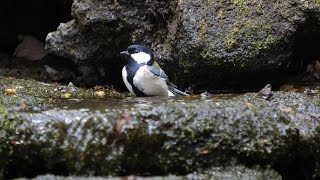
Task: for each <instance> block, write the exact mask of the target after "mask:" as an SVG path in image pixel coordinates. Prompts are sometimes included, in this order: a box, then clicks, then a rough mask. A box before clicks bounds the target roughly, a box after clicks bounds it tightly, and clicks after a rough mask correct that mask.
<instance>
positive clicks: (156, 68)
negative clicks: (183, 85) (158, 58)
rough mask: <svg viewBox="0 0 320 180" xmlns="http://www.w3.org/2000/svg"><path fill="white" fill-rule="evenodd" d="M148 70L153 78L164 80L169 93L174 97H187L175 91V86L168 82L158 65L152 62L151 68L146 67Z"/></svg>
mask: <svg viewBox="0 0 320 180" xmlns="http://www.w3.org/2000/svg"><path fill="white" fill-rule="evenodd" d="M147 68H148V70H149V71H150V72H152V74H154V75H155V76H158V77H160V78H162V79H164V80H166V82H167V85H168V90H169V91H170V92H172V93H173V94H175V95H182V96H187V95H188V94H186V93H184V92H182V91H180V90H178V89H177V86H176V85H175V84H173V83H172V82H170V81H169V78H168V76H167V75H166V73H165V72H164V71H163V70H162V69H161V68H160V66H159V64H158V63H157V62H154V63H153V65H152V66H148V67H147Z"/></svg>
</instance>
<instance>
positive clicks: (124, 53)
mask: <svg viewBox="0 0 320 180" xmlns="http://www.w3.org/2000/svg"><path fill="white" fill-rule="evenodd" d="M120 55H122V56H130V54H129V52H128V51H122V52H120Z"/></svg>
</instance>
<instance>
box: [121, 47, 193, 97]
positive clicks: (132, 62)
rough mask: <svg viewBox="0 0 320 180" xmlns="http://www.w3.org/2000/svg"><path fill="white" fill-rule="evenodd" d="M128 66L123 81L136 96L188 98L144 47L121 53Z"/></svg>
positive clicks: (123, 71) (125, 67)
mask: <svg viewBox="0 0 320 180" xmlns="http://www.w3.org/2000/svg"><path fill="white" fill-rule="evenodd" d="M120 54H121V55H122V56H123V57H124V58H125V60H127V64H126V65H125V66H124V67H123V69H122V79H123V81H124V84H125V85H126V87H127V89H128V90H129V91H130V92H131V93H133V94H135V95H136V96H175V95H181V96H186V95H188V94H186V93H184V92H182V91H180V90H178V89H177V86H176V85H174V84H172V83H171V82H169V78H168V76H167V75H166V74H165V72H164V71H163V70H162V69H161V68H160V66H159V64H158V63H157V62H156V61H155V60H154V54H153V51H152V50H151V49H149V48H147V47H145V46H142V45H130V46H129V47H128V48H127V50H126V51H122V52H121V53H120Z"/></svg>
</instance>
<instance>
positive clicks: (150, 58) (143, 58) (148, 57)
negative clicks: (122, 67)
mask: <svg viewBox="0 0 320 180" xmlns="http://www.w3.org/2000/svg"><path fill="white" fill-rule="evenodd" d="M120 54H121V55H122V56H123V57H124V58H125V59H127V60H129V63H138V64H148V65H151V64H153V62H154V55H153V51H152V50H151V49H149V48H147V47H145V46H143V45H139V44H134V45H130V46H129V47H128V48H127V50H126V51H122V52H120Z"/></svg>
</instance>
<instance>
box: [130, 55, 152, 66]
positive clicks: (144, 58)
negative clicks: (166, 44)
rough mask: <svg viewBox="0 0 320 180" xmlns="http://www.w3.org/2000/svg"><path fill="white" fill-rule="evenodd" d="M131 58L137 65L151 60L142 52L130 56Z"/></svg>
mask: <svg viewBox="0 0 320 180" xmlns="http://www.w3.org/2000/svg"><path fill="white" fill-rule="evenodd" d="M131 57H132V58H133V59H134V60H135V61H136V62H137V63H139V64H142V63H147V62H149V61H150V59H151V56H150V55H149V54H147V53H144V52H139V53H135V54H131Z"/></svg>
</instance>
